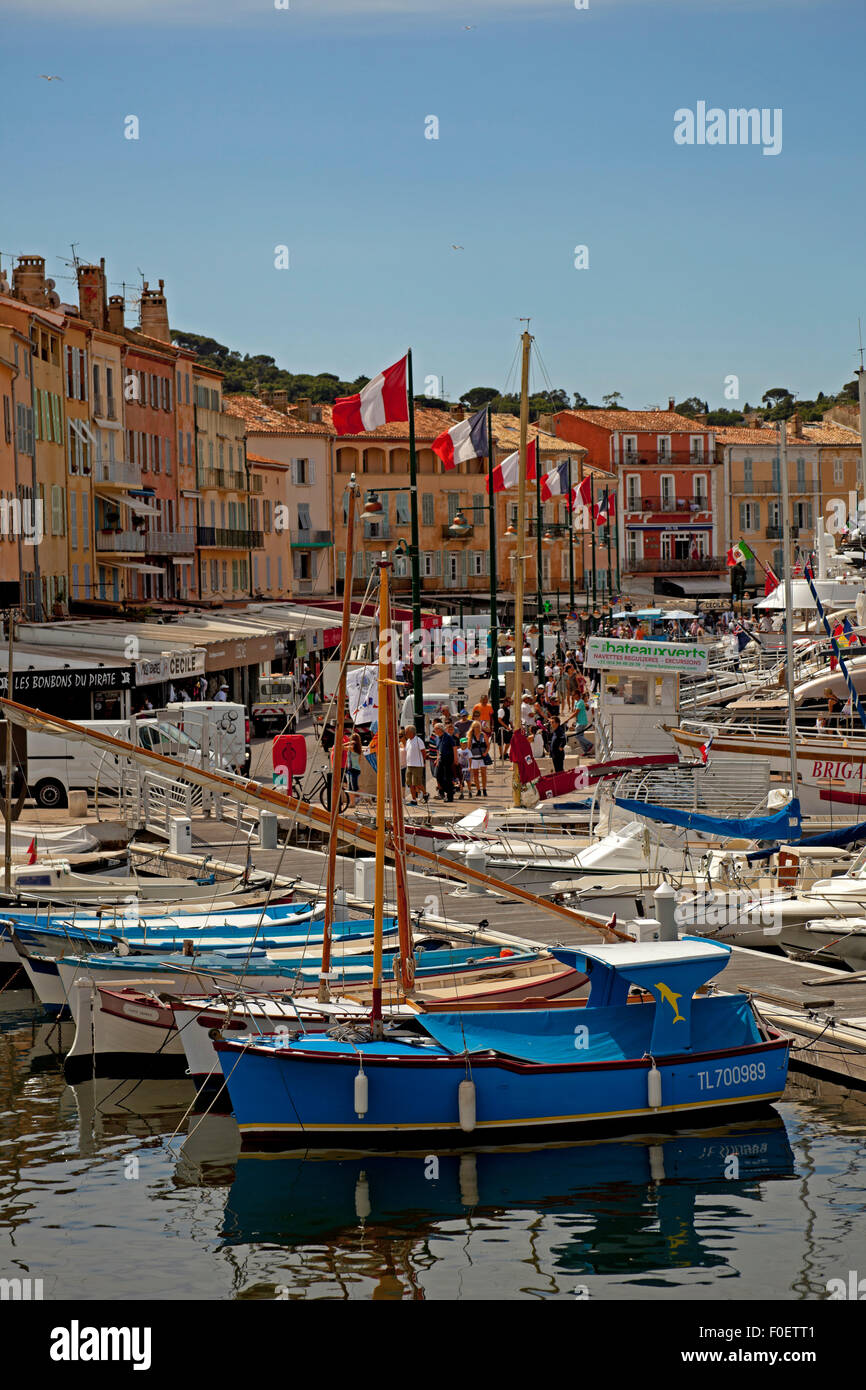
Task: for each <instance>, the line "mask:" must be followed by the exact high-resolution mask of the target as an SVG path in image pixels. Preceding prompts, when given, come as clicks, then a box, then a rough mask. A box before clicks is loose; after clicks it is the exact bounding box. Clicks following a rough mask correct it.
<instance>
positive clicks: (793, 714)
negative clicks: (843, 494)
mask: <svg viewBox="0 0 866 1390" xmlns="http://www.w3.org/2000/svg"><path fill="white" fill-rule="evenodd" d="M787 431H788V422H787V420H780V421H779V477H780V481H781V488H782V564H783V565H784V567H785V568H784V575H785V675H786V684H787V688H788V738H789V741H790V757H791V796H792V797H796V795H797V706H796V703H795V700H794V610H793V591H792V584H793V579H792V574H791V570H792V556H791V516H790V497H789V494H790V487H789V485H788V433H787ZM818 520H819V524H823V523H822V522H821V520H820V518H819V519H818Z"/></svg>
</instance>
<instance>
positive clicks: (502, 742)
mask: <svg viewBox="0 0 866 1390" xmlns="http://www.w3.org/2000/svg"><path fill="white" fill-rule="evenodd" d="M497 721H498V723H497V729H496V742H497V744H498V747H499V759H500V762H503V763H504V762H505V761H506V760H507V758H508V748H509V744H510V743H511V735H512V734H513V733H514V725H513V724H512V722H511V701H510V700H509V698H508V696H507V695H506V696H505V697H504V699H503V701H502V704H501V705H500V706H499V713H498V714H497Z"/></svg>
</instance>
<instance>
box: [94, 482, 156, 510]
mask: <svg viewBox="0 0 866 1390" xmlns="http://www.w3.org/2000/svg"><path fill="white" fill-rule="evenodd" d="M93 490H94V492H95V493H96V495H97V497H101V498H102V500H103V502H112V503H113V504H114V505H115V506H117V507H121V506H123V507H131V508H132V510H133V511H134V512H138V514H139V516H162V512H161V511H160V509H159V507H155V506H154V505H153V504H152V503H151V502H145V501H143V500H142V499H141V498H140V497H133V496H132V495H131V494H130V493H128V492H100V490H99V488H98V487H97V488H94V489H93Z"/></svg>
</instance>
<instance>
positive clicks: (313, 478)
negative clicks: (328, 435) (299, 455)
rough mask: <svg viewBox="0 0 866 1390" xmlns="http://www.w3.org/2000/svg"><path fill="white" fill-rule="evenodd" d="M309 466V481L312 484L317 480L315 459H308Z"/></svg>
mask: <svg viewBox="0 0 866 1390" xmlns="http://www.w3.org/2000/svg"><path fill="white" fill-rule="evenodd" d="M307 467H308V468H309V477H308V482H309V483H310V484H312V483H314V482H315V481H316V463H315V459H309V460H308V461H307Z"/></svg>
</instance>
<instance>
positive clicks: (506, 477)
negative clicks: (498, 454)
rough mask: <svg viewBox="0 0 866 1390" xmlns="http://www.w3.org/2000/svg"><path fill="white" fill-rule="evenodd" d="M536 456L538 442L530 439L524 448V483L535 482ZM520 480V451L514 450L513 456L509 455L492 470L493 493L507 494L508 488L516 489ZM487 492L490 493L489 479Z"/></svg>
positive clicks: (488, 480)
mask: <svg viewBox="0 0 866 1390" xmlns="http://www.w3.org/2000/svg"><path fill="white" fill-rule="evenodd" d="M537 456H538V440H537V439H530V441H529V443H528V445H527V447H526V481H527V482H528V483H534V482H535V469H536V459H537ZM519 478H520V450H519V449H515V451H514V453H513V454H509V455H508V458H507V459H503V460H502V462H501V463H497V465H496V467H495V468H494V470H493V491H494V492H507V491H508V489H509V488H512V487H517V485H518V480H519ZM487 491H488V492H489V491H490V479H489V478H488V479H487Z"/></svg>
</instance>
